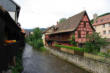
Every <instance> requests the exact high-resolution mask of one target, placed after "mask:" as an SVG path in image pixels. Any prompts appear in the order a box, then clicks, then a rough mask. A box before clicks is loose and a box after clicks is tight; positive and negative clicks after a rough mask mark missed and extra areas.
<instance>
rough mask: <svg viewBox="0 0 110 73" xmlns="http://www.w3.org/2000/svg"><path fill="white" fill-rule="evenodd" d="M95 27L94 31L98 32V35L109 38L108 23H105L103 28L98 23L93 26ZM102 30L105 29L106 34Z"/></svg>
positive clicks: (109, 28)
mask: <svg viewBox="0 0 110 73" xmlns="http://www.w3.org/2000/svg"><path fill="white" fill-rule="evenodd" d="M95 29H96V32H98V33H100V35H101V36H102V37H103V38H104V37H106V38H110V33H109V30H110V26H109V24H105V28H104V27H103V25H98V26H95ZM103 31H106V34H103Z"/></svg>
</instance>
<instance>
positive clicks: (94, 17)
mask: <svg viewBox="0 0 110 73" xmlns="http://www.w3.org/2000/svg"><path fill="white" fill-rule="evenodd" d="M97 16H98V15H97V14H96V13H95V14H93V20H94V22H95V21H96V19H97Z"/></svg>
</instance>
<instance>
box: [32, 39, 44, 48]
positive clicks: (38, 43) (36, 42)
mask: <svg viewBox="0 0 110 73" xmlns="http://www.w3.org/2000/svg"><path fill="white" fill-rule="evenodd" d="M33 47H34V48H36V49H38V50H39V49H40V48H41V47H43V42H42V39H38V40H34V42H33Z"/></svg>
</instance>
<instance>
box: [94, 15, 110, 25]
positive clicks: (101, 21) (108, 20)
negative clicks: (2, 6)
mask: <svg viewBox="0 0 110 73" xmlns="http://www.w3.org/2000/svg"><path fill="white" fill-rule="evenodd" d="M106 23H110V14H109V15H105V16H102V17H99V18H97V19H96V20H95V22H94V24H93V26H97V25H101V24H106Z"/></svg>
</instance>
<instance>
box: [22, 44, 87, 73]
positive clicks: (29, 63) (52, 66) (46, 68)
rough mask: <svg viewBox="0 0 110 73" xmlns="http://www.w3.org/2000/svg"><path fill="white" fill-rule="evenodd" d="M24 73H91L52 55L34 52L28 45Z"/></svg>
mask: <svg viewBox="0 0 110 73" xmlns="http://www.w3.org/2000/svg"><path fill="white" fill-rule="evenodd" d="M23 66H24V71H23V73H89V72H87V71H85V70H83V69H81V68H79V67H77V66H75V65H73V64H71V63H68V62H66V61H64V60H62V59H60V58H58V57H56V56H54V55H52V54H49V53H41V52H37V51H34V50H33V49H32V47H31V46H29V45H28V44H26V47H25V50H24V53H23Z"/></svg>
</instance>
